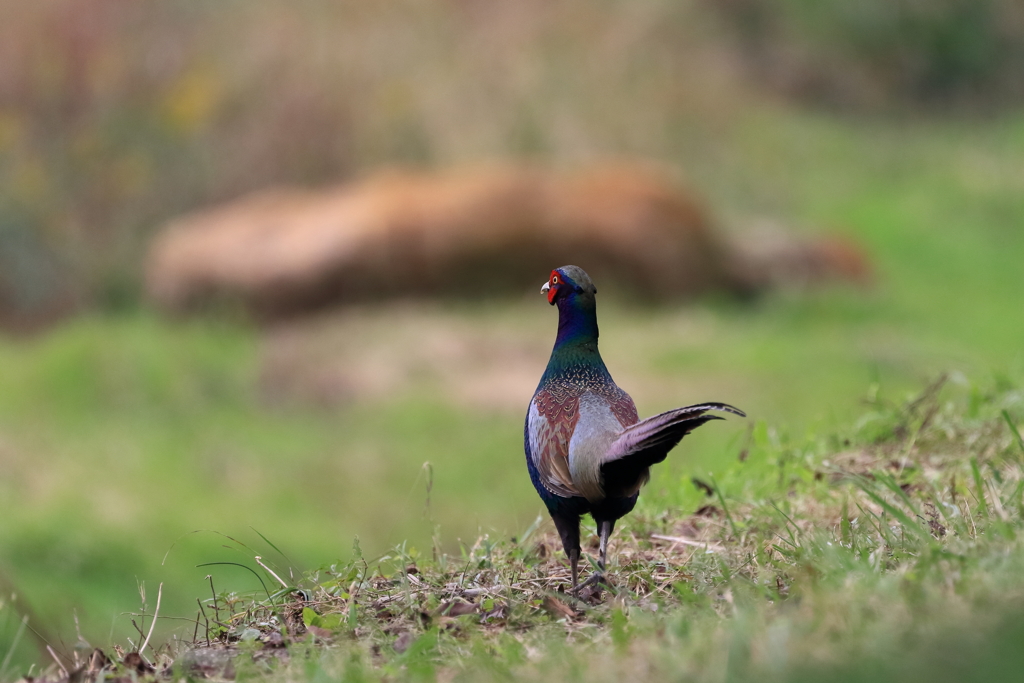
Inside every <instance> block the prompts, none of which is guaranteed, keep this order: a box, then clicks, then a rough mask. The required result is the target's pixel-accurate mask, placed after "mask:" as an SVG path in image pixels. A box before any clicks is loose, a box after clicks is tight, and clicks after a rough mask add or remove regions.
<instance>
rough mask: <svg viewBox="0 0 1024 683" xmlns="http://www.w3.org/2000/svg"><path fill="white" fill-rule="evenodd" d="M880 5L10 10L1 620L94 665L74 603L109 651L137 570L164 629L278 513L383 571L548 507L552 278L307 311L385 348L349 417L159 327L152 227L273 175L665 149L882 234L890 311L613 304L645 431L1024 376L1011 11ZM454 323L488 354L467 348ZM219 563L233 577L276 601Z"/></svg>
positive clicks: (691, 452)
mask: <svg viewBox="0 0 1024 683" xmlns="http://www.w3.org/2000/svg"><path fill="white" fill-rule="evenodd" d="M857 7H858V8H859V9H858V10H857V11H856V12H854V13H852V14H851V12H853V10H851V9H850V6H849V5H848V4H847V3H807V2H793V1H788V0H730V1H729V2H725V1H722V2H702V3H700V2H686V3H674V2H670V1H669V0H632V1H630V2H626V1H610V2H602V3H593V2H583V1H582V0H561V1H559V2H554V3H551V2H540V1H535V0H531V1H528V2H520V3H514V4H508V3H505V4H498V3H487V2H481V1H475V0H460V1H458V2H456V1H454V0H451V1H447V2H441V1H440V0H437V1H428V0H402V1H400V2H394V3H387V4H366V3H357V2H338V3H325V2H321V1H319V0H303V1H301V2H294V3H288V4H284V3H273V2H270V1H269V0H260V1H258V2H253V1H252V0H249V1H248V2H242V1H241V0H226V1H224V2H219V3H216V4H210V3H202V4H200V3H185V2H166V3H161V4H149V3H147V4H140V3H129V2H125V1H123V0H90V1H88V2H82V1H81V0H79V1H72V0H47V1H44V2H34V3H14V2H6V3H3V4H2V6H0V319H3V320H6V321H9V327H10V329H11V330H14V331H15V332H17V333H12V334H10V335H8V336H6V337H0V471H2V473H3V476H2V478H0V509H2V510H3V514H2V515H0V588H2V589H3V595H4V599H5V600H7V599H8V598H9V597H10V595H11V594H12V593H16V594H17V596H18V598H17V602H16V603H15V607H16V609H17V610H19V611H21V612H24V611H26V610H30V611H31V613H32V615H33V616H32V622H31V623H32V624H33V625H34V626H36V627H37V628H39V629H40V630H41V632H43V633H45V634H46V635H47V637H53V638H56V637H59V638H60V639H62V640H63V642H65V643H68V644H69V645H70V644H71V643H73V642H74V640H75V639H76V636H75V630H74V624H73V618H74V615H75V614H77V617H78V619H79V621H80V622H81V627H82V632H83V635H84V636H85V637H86V638H89V639H93V640H95V641H103V640H105V639H107V638H108V636H109V635H110V634H114V636H115V637H117V638H121V637H123V636H125V635H131V636H132V637H133V638H134V635H132V634H133V633H134V629H133V628H132V626H131V621H130V619H129V618H127V617H125V616H121V615H122V613H123V612H126V611H129V610H137V609H138V608H139V607H140V597H139V595H138V592H137V590H136V585H137V582H145V586H146V594H147V601H148V603H149V606H150V608H152V605H153V603H154V600H155V593H156V586H157V584H158V583H160V582H161V581H163V582H165V586H164V595H163V601H164V602H163V605H164V606H163V608H162V611H163V613H165V614H169V615H170V614H173V615H179V616H190V615H191V614H192V613H193V606H194V600H195V597H196V596H197V595H200V594H205V591H207V590H208V584H207V583H206V582H205V581H204V577H205V576H206V574H207V573H208V572H210V571H211V568H195V565H196V564H198V563H200V562H210V561H217V560H231V561H246V560H247V559H250V558H251V555H252V553H250V552H249V551H248V550H245V549H242V552H241V554H240V553H239V552H237V549H238V548H237V545H236V544H234V543H232V542H230V541H229V540H227V539H225V538H223V537H221V536H218V535H216V534H212V533H203V534H194V535H187V534H189V532H191V531H193V530H197V529H209V530H214V531H217V532H221V533H223V534H227V535H229V536H231V537H234V538H237V539H239V540H242V541H243V542H245V543H247V544H249V545H251V546H252V547H253V548H254V549H255V550H256V551H257V552H263V553H265V554H266V555H267V556H271V555H274V553H273V551H272V550H271V549H270V548H269V547H268V546H267V544H266V543H265V542H263V540H262V539H261V538H260V537H259V535H258V534H257V533H255V532H254V531H252V529H256V530H258V531H259V532H260V533H262V534H263V535H265V536H266V537H267V538H269V539H270V540H271V541H272V542H273V543H274V544H276V545H277V546H278V547H280V548H281V549H282V550H284V551H285V552H286V553H288V555H289V556H290V557H291V560H292V561H293V563H294V566H296V567H298V568H310V567H314V566H317V565H319V564H322V563H325V562H329V561H331V560H333V559H335V558H337V557H345V556H347V555H348V554H349V552H350V548H351V546H352V543H353V539H354V538H355V537H356V536H358V537H359V539H360V543H361V545H362V547H363V549H364V550H365V551H366V552H367V553H368V554H376V553H380V552H384V551H385V550H386V549H387V548H388V547H390V546H391V545H394V544H396V543H399V542H402V541H403V540H405V539H409V540H410V543H412V544H413V545H415V546H417V547H418V548H420V550H421V551H422V552H429V549H430V546H431V542H432V541H431V539H432V537H433V536H434V534H435V525H436V527H437V528H438V529H439V531H437V534H438V538H439V541H440V543H441V545H442V547H443V548H445V549H448V550H453V549H455V548H457V543H458V539H460V538H461V539H469V538H475V536H476V535H477V534H478V533H480V532H484V533H494V534H514V533H517V532H519V531H521V530H522V529H524V528H525V527H526V526H528V525H529V524H530V523H531V522H532V521H533V519H534V518H535V516H536V515H537V514H538V513H539V512H540V507H541V506H540V504H539V501H538V500H537V499H536V497H535V494H534V492H533V491H532V489H531V487H530V485H529V482H528V479H527V477H526V476H525V471H524V468H523V462H522V458H523V456H522V452H521V437H522V426H521V424H522V423H521V420H522V415H523V413H524V411H525V406H526V404H527V402H528V400H529V396H530V394H531V393H532V389H533V383H534V382H535V381H536V378H537V377H539V375H540V372H541V370H542V368H543V365H544V362H545V360H546V354H547V352H548V350H549V348H550V343H551V340H552V338H553V333H554V326H555V319H554V314H553V312H552V311H551V310H550V309H549V308H548V307H547V306H546V305H545V304H544V302H543V301H542V299H541V298H540V297H539V295H537V294H536V290H537V288H538V287H539V285H540V284H541V281H542V280H543V278H544V276H545V273H538V277H537V281H536V282H533V281H531V282H528V283H524V285H523V291H524V294H523V299H522V300H521V301H506V302H493V301H492V302H487V303H479V304H470V303H459V304H455V303H450V302H449V303H444V302H439V303H435V304H429V305H427V304H424V305H422V306H418V307H416V306H411V305H409V304H400V303H398V304H382V305H380V306H375V307H367V308H364V309H356V310H353V311H347V312H340V313H334V314H326V315H324V316H323V317H321V318H319V319H317V320H314V321H310V322H307V323H301V324H299V325H298V326H297V328H296V330H294V333H295V334H297V335H299V339H300V341H301V343H300V344H299V347H298V348H299V349H300V351H301V350H303V349H307V348H313V347H314V346H315V345H316V344H317V343H318V342H317V341H316V340H318V339H319V340H321V341H320V342H319V343H320V344H321V346H323V345H325V344H326V345H327V346H328V347H329V348H330V347H331V344H333V343H334V340H336V342H337V348H338V349H339V350H338V351H337V352H336V353H335V356H334V357H333V362H335V363H337V364H340V365H341V366H343V367H359V366H365V365H367V364H368V363H369V362H370V361H373V360H375V359H379V351H380V349H384V350H386V352H387V354H388V355H387V356H386V358H391V359H393V362H392V365H394V370H395V371H394V373H392V374H389V375H388V377H389V379H388V380H387V381H386V382H383V383H382V384H381V385H380V387H379V388H378V389H377V390H363V389H359V388H357V389H356V390H353V392H352V394H351V396H349V397H348V399H347V400H346V399H345V398H344V397H343V398H342V399H341V400H340V402H338V401H335V402H332V403H329V404H324V405H319V404H317V402H316V401H312V400H309V398H308V396H304V395H302V393H301V391H300V392H298V394H297V395H295V394H293V393H290V392H289V391H288V390H287V387H282V385H281V384H280V381H279V380H276V379H275V377H276V375H274V373H272V372H268V363H269V362H270V360H272V359H273V358H276V357H277V356H276V355H275V354H276V353H277V352H278V350H279V347H278V346H275V345H276V344H280V343H281V340H280V338H278V337H275V336H274V334H273V333H269V334H268V333H266V332H264V331H261V330H257V329H254V328H252V327H250V326H248V325H247V324H245V323H243V322H239V321H233V320H210V319H206V320H198V321H190V322H182V321H176V322H170V321H166V320H162V319H160V318H158V317H156V316H155V314H154V313H152V312H151V311H149V310H147V308H146V306H145V305H144V304H143V303H142V301H141V299H140V295H139V293H138V292H139V285H138V283H139V276H140V268H141V265H140V263H141V261H140V255H141V253H142V250H143V248H144V246H145V244H146V241H147V239H148V237H149V236H150V235H151V234H152V232H153V230H154V228H155V227H156V226H158V225H159V223H160V221H162V220H164V219H166V218H168V217H170V216H173V215H175V214H177V213H179V212H181V211H184V210H187V209H191V208H194V207H197V206H201V205H205V204H208V203H212V202H216V201H219V200H223V199H226V198H230V197H234V196H236V195H238V194H239V193H241V192H244V191H247V190H251V189H255V188H259V187H263V186H265V185H267V184H270V183H279V182H290V183H300V184H311V185H315V184H316V183H320V182H327V181H334V180H337V179H344V178H348V177H352V176H355V175H358V174H359V173H362V172H364V171H366V170H367V169H371V168H374V167H376V166H378V165H380V164H384V163H395V162H400V163H408V164H417V165H424V166H445V165H449V164H454V163H459V162H468V161H477V160H482V159H493V158H507V157H514V158H530V159H533V160H538V161H542V162H545V163H550V164H554V165H571V164H578V163H585V162H586V161H587V160H591V159H600V158H606V157H609V156H627V157H632V156H642V157H650V158H655V159H658V160H661V161H664V162H668V163H670V164H673V165H675V166H678V167H679V168H681V169H682V171H683V173H684V174H685V176H686V177H687V178H688V182H689V184H690V185H691V186H692V187H693V188H694V189H695V190H697V191H699V192H700V193H702V194H703V195H704V196H705V197H707V198H708V200H709V203H710V205H711V206H713V207H714V208H715V212H716V214H717V215H718V216H719V217H720V219H721V220H720V222H721V224H722V226H723V227H724V228H725V229H732V230H735V231H742V228H743V226H745V225H750V224H753V223H756V222H758V221H760V220H765V219H768V220H772V221H776V222H780V223H782V224H784V225H786V226H789V229H791V230H793V231H803V232H807V233H813V232H823V231H826V230H828V231H839V232H841V233H844V234H847V235H849V236H851V237H854V238H856V239H857V240H859V241H860V242H861V243H862V244H864V245H865V246H866V248H867V251H868V253H869V254H870V256H871V258H872V261H873V263H874V265H875V268H876V282H875V285H874V286H873V287H872V288H871V289H869V290H867V291H864V290H854V289H846V288H841V287H836V288H831V289H827V290H824V291H816V292H795V291H781V292H776V293H774V294H772V295H770V296H768V297H766V298H765V299H763V300H760V301H758V302H757V303H756V304H754V305H741V304H739V303H737V302H733V301H727V300H706V301H700V302H695V303H691V304H687V305H680V306H673V307H662V308H652V307H649V306H646V305H645V304H644V302H642V301H630V300H623V299H621V298H616V296H615V293H614V292H611V291H608V292H606V291H604V290H602V309H601V323H602V331H603V334H602V345H603V349H604V355H605V359H606V361H607V362H608V364H609V366H610V368H611V369H612V371H613V374H615V376H616V378H617V380H619V382H620V384H622V385H623V386H624V387H625V388H626V389H627V390H628V391H630V392H631V393H632V394H633V396H634V398H635V399H636V402H637V404H638V407H639V409H640V412H641V413H642V414H650V413H653V412H656V411H657V410H660V409H665V408H668V407H672V406H675V405H678V404H682V403H688V402H692V401H698V400H708V399H714V400H725V401H728V402H731V403H735V404H736V405H739V406H741V407H742V408H744V409H745V410H747V411H748V412H749V413H750V414H751V416H752V417H753V418H754V419H761V420H766V421H767V422H768V423H769V424H771V425H776V426H777V427H776V428H778V429H788V430H792V431H815V430H822V429H827V428H835V427H836V426H837V425H843V424H847V423H849V422H850V421H852V420H854V419H856V417H857V416H858V415H859V414H860V411H861V407H860V406H859V400H860V397H862V396H863V395H864V394H865V393H866V392H868V391H873V390H874V389H873V388H872V387H878V386H880V387H881V391H882V392H883V393H884V394H885V395H890V396H896V395H900V394H902V393H903V392H905V391H908V390H912V389H916V388H919V387H920V386H922V385H923V384H924V383H925V382H927V381H928V380H929V379H930V378H932V377H934V376H935V375H936V374H937V373H939V372H945V371H952V372H954V373H956V372H962V373H964V374H965V375H967V376H972V377H975V378H978V377H992V376H995V377H997V378H998V377H1001V376H1017V377H1019V376H1021V374H1022V370H1024V367H1022V364H1024V354H1022V351H1021V342H1022V339H1024V316H1022V315H1021V313H1020V304H1019V299H1020V292H1022V291H1024V269H1022V268H1021V266H1020V263H1021V257H1022V255H1024V231H1022V230H1021V216H1024V110H1022V109H1021V107H1020V102H1021V96H1022V93H1021V91H1020V90H1019V84H1020V83H1022V82H1024V80H1022V79H1021V78H1020V76H1021V74H1022V73H1024V67H1022V54H1024V53H1022V51H1021V44H1022V41H1024V25H1022V19H1021V16H1020V12H1019V10H1018V8H1017V6H1016V4H1015V3H1013V2H1010V0H1006V1H1005V2H1000V1H999V0H988V1H986V2H972V3H965V2H961V1H959V0H935V1H934V2H915V1H913V0H899V1H898V2H891V1H890V2H886V1H885V0H870V1H869V2H863V3H857ZM965 16H966V17H968V18H969V21H967V20H965V19H964V17H965ZM1015 87H1016V88H1017V89H1015ZM556 265H561V264H552V266H556ZM580 265H583V266H584V267H585V266H586V264H580ZM481 277H482V278H485V277H486V275H485V274H483V273H482V274H481ZM595 277H596V276H595ZM67 310H74V311H76V312H77V315H76V316H74V317H71V318H66V319H64V320H63V321H62V322H60V324H58V325H55V326H53V327H51V328H49V329H46V330H45V331H40V332H37V333H35V334H33V335H30V336H26V335H24V334H22V333H21V332H19V331H20V330H24V329H25V328H27V327H32V326H33V325H36V324H37V323H39V322H40V321H42V320H46V319H50V318H55V317H58V316H59V315H62V314H63V312H65V311H67ZM425 338H429V339H431V340H433V345H428V348H426V350H424V344H423V340H424V339H425ZM467 339H468V340H470V341H469V347H470V349H471V350H473V349H476V354H475V355H474V354H472V353H470V354H469V355H470V356H471V357H472V358H473V359H474V360H473V362H474V363H475V364H476V365H474V366H473V367H472V368H471V369H470V371H466V369H465V368H464V367H461V366H462V364H463V360H461V358H462V355H464V354H463V353H462V351H460V352H459V353H455V354H453V353H452V352H451V351H450V348H463V347H460V346H459V344H460V343H461V344H463V345H465V344H466V340H467ZM311 340H312V341H311ZM328 353H329V352H328ZM375 354H377V355H375ZM299 356H300V359H299V361H295V362H297V363H300V365H286V366H285V370H286V371H291V370H292V369H295V368H299V369H301V356H302V353H299ZM268 359H270V360H268ZM310 362H314V361H310ZM510 368H511V369H510ZM314 369H315V368H314ZM743 430H744V427H743V426H741V425H739V424H738V423H731V424H729V425H714V426H713V427H712V428H708V430H707V432H706V433H698V434H695V435H694V436H693V437H692V440H691V439H688V440H687V444H685V445H684V447H683V448H681V449H680V451H679V452H677V453H676V454H674V457H673V458H672V459H670V462H669V464H667V465H666V466H664V467H661V468H660V470H659V471H658V472H657V474H656V477H655V479H654V481H653V482H652V484H651V485H650V487H649V489H648V493H647V496H646V500H648V501H651V504H652V505H654V504H657V501H663V502H666V501H667V502H670V503H671V504H672V505H674V506H680V507H683V508H685V507H686V506H695V505H697V504H699V500H698V494H697V493H696V492H695V491H693V490H692V487H691V486H690V484H689V483H688V482H689V477H690V476H691V474H693V473H694V472H698V473H699V472H706V471H707V470H709V469H715V468H717V467H724V466H725V463H726V462H728V461H729V460H731V459H732V458H733V457H735V454H736V452H737V451H738V450H739V448H740V444H741V443H742V439H743ZM427 461H429V462H431V463H432V464H433V475H432V476H433V487H432V489H431V490H430V493H429V498H428V494H427V482H428V478H429V475H428V473H427V471H426V470H424V469H423V467H422V466H423V463H424V462H427ZM428 499H429V506H428V504H427V501H428ZM172 545H173V549H172V550H171V552H170V554H168V555H167V557H166V560H165V561H164V556H165V553H167V550H168V549H169V548H171V546H172ZM224 545H228V546H233V547H234V548H235V549H228V548H225V547H222V546H224ZM287 564H288V563H287V562H285V561H284V560H282V559H280V558H278V560H277V566H279V567H283V566H286V565H287ZM213 569H214V572H213V573H214V574H215V577H216V584H217V587H218V589H228V588H239V589H242V588H245V589H248V588H252V583H253V580H252V578H251V577H250V576H247V575H246V573H245V572H244V571H243V570H240V569H233V568H230V567H219V568H213ZM13 615H14V611H12V610H5V611H4V613H3V614H2V615H0V617H3V619H6V621H4V620H3V619H0V651H4V652H5V651H6V645H5V644H6V643H8V642H10V639H11V638H12V637H13V634H14V632H15V631H16V627H17V621H16V618H15V617H14V616H13ZM34 647H35V644H34V643H33V642H32V640H31V639H26V640H24V641H23V643H22V646H21V648H20V649H19V654H18V657H19V658H21V660H22V661H28V660H30V659H32V658H33V657H34V655H33V654H32V653H33V651H34Z"/></svg>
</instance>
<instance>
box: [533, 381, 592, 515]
mask: <svg viewBox="0 0 1024 683" xmlns="http://www.w3.org/2000/svg"><path fill="white" fill-rule="evenodd" d="M560 399H561V400H557V399H556V397H555V396H554V395H553V394H551V393H550V392H548V391H546V390H541V391H538V392H537V394H536V395H535V396H534V397H533V401H531V402H530V414H529V417H528V419H527V425H528V427H527V428H528V430H529V438H530V458H531V459H532V460H533V464H534V466H536V468H537V470H538V471H539V472H540V481H541V483H542V484H543V485H544V488H546V489H547V490H548V491H550V492H551V493H554V494H555V495H558V496H563V497H566V498H571V497H573V496H578V495H580V494H579V491H577V489H576V487H575V486H574V485H573V483H572V476H571V475H570V474H569V440H570V439H572V433H573V430H574V429H575V428H576V422H577V420H579V397H577V396H563V397H560Z"/></svg>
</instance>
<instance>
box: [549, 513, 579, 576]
mask: <svg viewBox="0 0 1024 683" xmlns="http://www.w3.org/2000/svg"><path fill="white" fill-rule="evenodd" d="M551 519H552V521H554V523H555V528H556V529H557V530H558V535H559V536H560V537H561V539H562V549H563V550H565V555H566V557H568V558H569V565H570V566H571V567H572V592H573V595H575V594H576V591H577V589H578V584H579V577H580V570H579V563H580V516H579V515H567V514H561V513H558V512H552V513H551Z"/></svg>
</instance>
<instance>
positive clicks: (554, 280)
mask: <svg viewBox="0 0 1024 683" xmlns="http://www.w3.org/2000/svg"><path fill="white" fill-rule="evenodd" d="M551 284H553V285H557V284H558V276H557V275H552V276H551Z"/></svg>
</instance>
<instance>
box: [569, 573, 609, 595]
mask: <svg viewBox="0 0 1024 683" xmlns="http://www.w3.org/2000/svg"><path fill="white" fill-rule="evenodd" d="M598 583H603V584H604V585H606V586H607V585H608V581H607V579H605V578H604V572H601V571H598V572H594V573H593V574H591V575H590V577H589V578H588V579H587V580H586V581H584V582H583V583H581V584H580V585H579V587H578V588H577V589H576V595H577V597H578V596H579V592H580V591H581V590H583V589H584V588H587V587H589V586H593V585H595V584H598Z"/></svg>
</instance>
